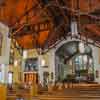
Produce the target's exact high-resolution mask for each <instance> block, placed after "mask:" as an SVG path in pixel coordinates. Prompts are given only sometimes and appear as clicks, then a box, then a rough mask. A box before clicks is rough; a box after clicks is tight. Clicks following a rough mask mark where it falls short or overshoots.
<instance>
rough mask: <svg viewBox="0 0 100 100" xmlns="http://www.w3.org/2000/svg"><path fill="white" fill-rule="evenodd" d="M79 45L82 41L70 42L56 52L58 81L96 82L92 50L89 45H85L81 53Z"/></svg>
mask: <svg viewBox="0 0 100 100" xmlns="http://www.w3.org/2000/svg"><path fill="white" fill-rule="evenodd" d="M79 45H80V41H69V42H67V43H64V44H63V45H62V46H61V47H59V48H58V49H57V50H56V52H55V64H56V65H55V66H56V67H55V71H56V72H55V73H56V81H65V82H67V81H71V82H93V81H94V66H93V65H94V64H93V57H92V49H91V47H90V46H89V45H86V44H84V48H82V52H80V47H79ZM83 49H84V50H83Z"/></svg>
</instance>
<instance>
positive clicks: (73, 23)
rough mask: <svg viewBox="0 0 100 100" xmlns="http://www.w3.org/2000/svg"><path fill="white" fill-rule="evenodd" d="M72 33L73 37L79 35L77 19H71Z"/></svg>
mask: <svg viewBox="0 0 100 100" xmlns="http://www.w3.org/2000/svg"><path fill="white" fill-rule="evenodd" d="M71 35H72V37H77V36H78V25H77V21H75V20H74V21H71Z"/></svg>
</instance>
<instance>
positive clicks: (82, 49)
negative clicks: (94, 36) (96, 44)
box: [79, 42, 85, 53]
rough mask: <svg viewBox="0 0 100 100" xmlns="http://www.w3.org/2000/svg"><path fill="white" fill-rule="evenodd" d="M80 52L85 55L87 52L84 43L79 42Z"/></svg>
mask: <svg viewBox="0 0 100 100" xmlns="http://www.w3.org/2000/svg"><path fill="white" fill-rule="evenodd" d="M79 52H80V53H84V52H85V45H84V43H83V42H79Z"/></svg>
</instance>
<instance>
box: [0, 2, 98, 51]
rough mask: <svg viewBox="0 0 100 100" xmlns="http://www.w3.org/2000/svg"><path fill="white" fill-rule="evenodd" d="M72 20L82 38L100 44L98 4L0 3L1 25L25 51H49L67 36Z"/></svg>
mask: <svg viewBox="0 0 100 100" xmlns="http://www.w3.org/2000/svg"><path fill="white" fill-rule="evenodd" d="M79 12H80V13H79ZM79 14H80V19H79V18H78V17H79ZM72 16H74V17H75V18H76V19H77V20H79V21H78V22H80V28H81V35H84V36H86V37H88V38H90V39H92V40H93V41H95V42H96V43H98V44H100V0H0V22H2V23H4V24H6V25H8V26H9V27H10V29H11V34H10V37H12V38H14V39H15V40H16V41H17V42H18V44H19V45H20V46H21V47H22V48H25V49H31V48H37V47H41V48H45V46H46V47H49V46H51V45H53V44H55V43H56V41H58V40H60V39H61V38H66V37H67V36H69V34H68V33H69V31H70V20H71V18H72ZM94 36H95V37H94Z"/></svg>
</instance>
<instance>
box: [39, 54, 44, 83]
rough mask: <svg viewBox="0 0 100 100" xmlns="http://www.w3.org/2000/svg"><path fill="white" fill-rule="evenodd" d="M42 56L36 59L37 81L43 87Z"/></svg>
mask: <svg viewBox="0 0 100 100" xmlns="http://www.w3.org/2000/svg"><path fill="white" fill-rule="evenodd" d="M41 60H42V55H39V57H38V74H39V81H40V82H41V84H42V85H43V68H42V66H41Z"/></svg>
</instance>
